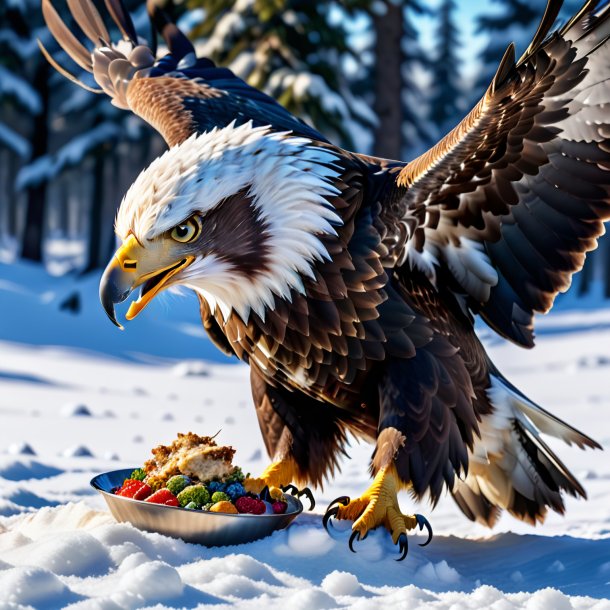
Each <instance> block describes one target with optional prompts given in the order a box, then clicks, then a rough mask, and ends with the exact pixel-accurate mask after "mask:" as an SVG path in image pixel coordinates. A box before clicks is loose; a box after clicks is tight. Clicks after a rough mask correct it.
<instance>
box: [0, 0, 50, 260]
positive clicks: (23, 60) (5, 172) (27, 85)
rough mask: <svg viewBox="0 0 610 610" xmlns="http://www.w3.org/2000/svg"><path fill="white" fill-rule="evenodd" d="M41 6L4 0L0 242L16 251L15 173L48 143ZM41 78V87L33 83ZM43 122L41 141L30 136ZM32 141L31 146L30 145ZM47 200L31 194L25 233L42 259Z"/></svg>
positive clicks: (0, 15)
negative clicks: (38, 31)
mask: <svg viewBox="0 0 610 610" xmlns="http://www.w3.org/2000/svg"><path fill="white" fill-rule="evenodd" d="M35 10H38V4H37V3H36V2H29V1H28V0H22V1H20V2H18V1H11V2H7V1H5V0H2V1H0V166H1V168H2V170H1V171H0V242H2V243H4V245H5V248H6V249H9V250H10V251H11V254H13V253H14V252H15V251H16V250H17V245H16V239H17V233H18V232H19V231H18V224H19V223H18V214H17V193H16V192H15V189H14V176H15V174H16V172H17V170H18V168H19V166H20V165H21V164H22V163H23V162H25V161H27V160H29V159H31V158H32V156H37V155H39V154H41V149H43V148H45V146H46V139H45V134H46V123H45V122H44V116H43V115H44V110H45V87H44V84H42V83H41V81H42V80H44V79H43V74H42V72H40V71H37V67H38V62H37V56H38V54H39V51H38V47H37V45H36V36H35V28H36V26H37V25H38V24H39V23H40V20H37V19H35V18H33V17H32V15H31V13H32V11H35ZM36 79H38V82H39V84H41V85H42V86H41V89H40V90H38V89H37V88H36V87H35V86H34V84H33V82H32V81H34V80H36ZM36 125H39V126H40V128H41V130H42V132H43V133H42V134H41V137H40V139H38V140H36V139H33V138H32V132H33V127H35V126H36ZM32 143H33V145H32ZM43 214H44V203H42V202H41V198H40V193H37V192H28V193H27V202H26V215H27V216H28V218H29V220H30V230H29V231H24V232H23V233H24V234H23V239H24V240H25V241H24V244H25V243H27V247H25V246H24V248H23V249H24V254H25V256H26V257H28V258H31V259H33V260H40V256H41V250H40V247H39V246H40V239H39V238H40V232H39V228H40V227H41V226H42V221H43Z"/></svg>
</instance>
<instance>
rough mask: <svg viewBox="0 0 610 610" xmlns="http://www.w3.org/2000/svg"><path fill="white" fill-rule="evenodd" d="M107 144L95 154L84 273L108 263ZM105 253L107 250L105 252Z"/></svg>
mask: <svg viewBox="0 0 610 610" xmlns="http://www.w3.org/2000/svg"><path fill="white" fill-rule="evenodd" d="M105 149H106V146H105V145H104V146H102V148H101V150H98V151H97V153H96V155H95V163H94V165H93V189H92V193H91V203H90V206H89V243H88V247H87V264H86V265H85V268H84V269H83V271H82V273H89V272H90V271H95V270H96V269H99V268H100V267H102V266H104V265H105V264H106V260H105V257H104V261H102V231H103V226H102V224H103V220H104V203H105V201H104V200H105V197H106V184H105V183H106V180H105V178H106V176H105V169H106V152H107V151H106V150H105ZM104 254H105V252H104Z"/></svg>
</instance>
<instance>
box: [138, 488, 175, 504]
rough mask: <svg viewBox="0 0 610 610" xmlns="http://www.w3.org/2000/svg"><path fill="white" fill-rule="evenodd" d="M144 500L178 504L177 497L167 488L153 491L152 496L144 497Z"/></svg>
mask: <svg viewBox="0 0 610 610" xmlns="http://www.w3.org/2000/svg"><path fill="white" fill-rule="evenodd" d="M146 502H152V503H153V504H165V506H180V502H178V498H176V496H175V495H174V494H173V493H172V492H171V491H170V490H169V489H160V490H159V491H155V493H154V494H153V495H152V496H149V497H148V498H146Z"/></svg>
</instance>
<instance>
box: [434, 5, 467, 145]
mask: <svg viewBox="0 0 610 610" xmlns="http://www.w3.org/2000/svg"><path fill="white" fill-rule="evenodd" d="M455 10H456V4H455V0H442V3H441V6H440V8H439V26H438V33H437V40H438V52H437V55H436V57H434V59H433V60H432V61H431V71H432V76H433V82H432V96H431V101H430V115H429V116H430V120H431V122H432V123H434V124H435V125H436V126H437V129H438V132H439V135H443V134H444V133H446V132H447V130H448V129H449V128H451V127H452V126H453V125H454V124H455V123H456V122H457V121H458V120H459V119H460V118H461V114H462V112H461V108H460V101H461V97H462V91H461V89H460V60H459V58H458V56H457V49H458V45H459V37H458V29H457V26H456V24H455V15H454V13H455Z"/></svg>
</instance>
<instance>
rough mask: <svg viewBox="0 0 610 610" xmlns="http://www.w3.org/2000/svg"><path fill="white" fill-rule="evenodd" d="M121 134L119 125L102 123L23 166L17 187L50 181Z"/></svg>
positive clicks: (20, 188) (16, 182)
mask: <svg viewBox="0 0 610 610" xmlns="http://www.w3.org/2000/svg"><path fill="white" fill-rule="evenodd" d="M119 135H120V127H119V126H118V125H116V124H114V123H110V122H106V123H101V124H100V125H97V126H96V127H93V128H92V129H90V130H89V131H88V132H87V133H84V134H82V135H80V136H77V137H75V138H72V140H70V142H68V144H65V145H64V146H62V147H61V148H60V149H59V150H58V151H57V152H56V153H54V154H53V155H44V156H42V157H39V158H38V159H36V160H35V161H34V162H32V163H30V164H29V165H26V166H25V167H23V168H22V169H21V170H20V171H19V173H18V174H17V179H16V181H15V187H16V188H17V190H23V189H26V188H28V187H32V186H36V185H37V184H40V183H41V182H45V181H49V180H51V179H53V178H54V177H55V176H57V175H58V174H59V173H61V172H62V171H63V170H64V169H66V168H67V167H72V166H75V165H79V164H80V163H81V162H82V160H83V157H84V156H85V155H87V154H88V153H90V152H91V151H92V150H94V149H95V148H96V147H97V146H99V145H100V144H103V143H104V142H107V141H108V140H112V139H114V138H117V137H118V136H119Z"/></svg>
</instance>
